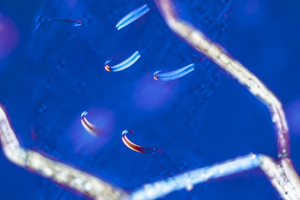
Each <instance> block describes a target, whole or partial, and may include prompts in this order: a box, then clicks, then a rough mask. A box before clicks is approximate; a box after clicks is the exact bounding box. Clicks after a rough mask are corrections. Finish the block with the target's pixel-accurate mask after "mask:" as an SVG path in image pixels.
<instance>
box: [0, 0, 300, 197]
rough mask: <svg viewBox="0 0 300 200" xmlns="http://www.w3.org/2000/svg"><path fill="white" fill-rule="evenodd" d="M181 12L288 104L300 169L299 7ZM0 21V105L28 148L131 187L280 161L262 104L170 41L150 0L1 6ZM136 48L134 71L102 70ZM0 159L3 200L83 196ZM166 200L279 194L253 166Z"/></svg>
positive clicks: (225, 5)
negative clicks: (84, 116)
mask: <svg viewBox="0 0 300 200" xmlns="http://www.w3.org/2000/svg"><path fill="white" fill-rule="evenodd" d="M144 3H147V4H148V5H149V6H150V7H151V11H150V12H149V13H147V14H146V15H145V16H144V17H142V18H141V19H139V20H138V21H136V22H134V23H132V24H131V25H129V26H128V27H125V28H124V29H122V30H120V31H116V30H115V24H116V23H117V22H118V21H119V20H120V19H121V18H122V17H123V16H124V15H126V14H127V13H128V12H130V11H132V10H133V9H135V8H137V7H138V6H141V5H142V4H144ZM178 6H179V7H180V13H181V16H182V17H183V18H184V19H186V20H189V21H191V22H193V23H194V24H195V25H197V26H199V27H200V28H201V29H202V30H203V31H204V32H205V33H206V34H207V35H208V36H209V37H211V38H213V40H214V41H216V42H219V43H220V44H222V45H223V46H225V47H226V48H227V49H228V51H229V52H231V54H232V55H234V56H235V57H236V58H237V59H239V60H240V61H241V62H242V63H243V64H245V66H247V67H248V68H249V69H250V70H251V71H252V72H254V73H255V74H256V75H257V76H258V77H259V78H260V79H261V80H263V81H264V82H265V83H266V85H267V86H268V87H269V88H271V89H272V90H273V91H274V93H275V94H276V95H277V96H278V97H279V98H280V99H281V101H282V102H283V105H284V108H285V110H286V114H287V118H288V122H289V125H290V128H291V144H292V158H293V160H294V163H295V166H296V168H299V167H300V156H298V155H299V153H300V95H299V94H300V84H299V83H300V81H299V77H300V69H299V66H300V57H299V56H298V53H299V50H298V49H299V46H300V38H299V35H300V28H299V20H300V16H299V11H300V3H299V1H297V0H289V1H285V2H282V1H277V0H276V1H275V0H265V1H262V0H239V1H237V0H233V1H230V2H228V1H226V0H203V1H202V0H201V1H196V0H194V1H192V0H185V1H183V0H181V1H179V2H178ZM0 14H1V15H0V25H1V23H2V27H4V29H2V32H1V31H0V36H1V39H0V50H1V49H2V51H0V102H1V103H2V104H3V105H5V106H6V108H7V111H8V113H9V115H10V117H11V120H12V123H13V126H14V128H15V130H16V132H17V133H18V135H19V137H20V138H21V142H22V144H23V146H24V147H26V148H30V149H36V150H38V151H41V152H45V153H47V154H49V155H52V156H54V157H57V158H58V159H60V160H64V161H65V162H68V163H72V164H74V165H76V166H79V167H80V168H82V169H84V170H86V171H89V172H92V173H93V174H96V175H97V176H99V177H101V178H103V179H105V180H107V181H109V182H111V183H113V184H114V185H117V186H119V187H121V188H124V189H125V190H128V191H133V190H135V189H137V188H139V187H141V186H142V185H143V184H144V183H149V182H154V181H156V180H160V179H163V178H167V177H170V176H173V175H175V174H178V173H179V172H182V171H184V170H189V169H194V168H199V167H203V166H208V165H211V164H213V163H216V162H221V161H224V160H227V159H229V158H235V157H237V156H239V155H246V154H248V153H250V152H253V153H263V154H267V155H270V156H272V157H276V143H275V134H274V130H273V125H272V123H271V119H270V116H269V113H268V110H267V108H266V107H265V106H264V105H263V104H261V103H260V102H259V101H258V100H256V99H255V98H254V97H253V96H251V95H250V94H249V92H248V91H247V90H246V89H244V88H243V87H242V86H240V85H239V84H237V82H236V81H235V80H233V79H231V78H230V77H228V76H227V75H226V74H224V73H222V72H220V70H218V68H217V67H216V66H215V65H213V64H211V63H210V62H209V61H207V60H206V59H203V57H202V56H201V55H198V54H197V53H196V52H195V51H193V50H192V49H191V48H190V47H189V46H188V45H186V44H184V43H183V42H182V41H181V40H180V39H178V38H177V37H176V36H175V35H173V34H172V33H171V31H170V30H169V29H168V27H166V25H165V23H164V21H163V20H162V18H161V16H160V14H159V12H158V10H157V8H156V7H155V5H154V3H153V2H152V1H150V0H143V1H138V0H134V1H124V0H110V1H108V0H85V1H80V0H53V1H34V0H27V1H20V0H19V1H17V0H0ZM39 16H42V17H43V18H46V19H47V18H59V19H80V20H82V26H80V27H69V26H64V25H62V26H47V25H41V26H37V23H36V20H37V19H38V17H39ZM3 24H4V25H3ZM5 31H6V32H5ZM5 33H7V34H5ZM1 34H2V35H1ZM8 35H10V36H8ZM4 36H5V37H4ZM136 50H139V51H140V52H141V55H142V57H141V59H140V60H139V61H138V62H137V63H136V64H134V65H133V66H132V67H130V68H128V69H126V70H124V71H121V72H117V73H109V72H107V71H105V70H104V69H103V65H104V62H105V61H106V60H108V59H112V60H113V61H112V63H118V62H121V61H122V60H124V59H125V58H127V57H129V56H130V55H131V54H132V53H133V52H134V51H136ZM1 52H2V53H1ZM193 62H194V63H195V67H196V69H195V71H194V72H193V73H191V74H189V75H187V76H185V77H183V78H181V79H178V80H175V81H171V82H159V81H155V80H153V78H152V73H153V72H154V71H156V70H163V71H170V70H174V69H178V68H180V67H183V66H185V65H188V64H190V63H193ZM84 110H89V111H91V112H92V114H90V115H88V120H89V121H90V122H91V123H94V124H95V125H97V126H99V127H101V128H102V129H104V130H105V131H106V132H107V133H108V134H109V135H110V137H109V138H108V139H107V140H104V139H103V138H101V137H94V136H91V135H90V134H89V133H88V132H87V131H86V130H85V129H84V128H83V127H82V125H81V123H80V115H81V113H82V112H83V111H84ZM124 129H132V130H133V131H135V133H136V134H135V135H132V136H131V135H130V136H129V137H130V139H131V140H132V141H134V142H135V143H137V144H140V145H143V146H146V147H155V148H158V149H163V154H161V155H148V154H139V153H136V152H133V151H131V150H130V149H128V148H127V147H125V146H124V144H122V141H121V132H122V131H123V130H124ZM0 163H1V164H0V188H1V189H0V196H1V199H4V200H10V199H12V200H14V199H31V200H35V199H49V200H54V199H84V198H83V197H80V196H76V195H74V194H72V193H71V192H69V191H66V190H64V189H63V188H60V187H58V186H56V185H55V184H54V183H52V182H51V181H49V180H46V179H44V178H42V177H39V176H37V175H35V174H31V173H29V172H27V171H26V170H24V169H21V168H19V167H16V166H15V165H13V164H11V163H10V162H9V161H7V159H6V158H5V157H4V156H3V154H0ZM164 199H169V200H171V199H172V200H174V199H190V200H196V199H245V200H246V199H279V197H278V194H277V193H276V192H275V190H274V189H273V188H272V187H271V185H270V183H269V182H268V181H267V179H266V178H265V177H264V175H263V173H262V172H261V171H260V170H252V171H250V172H247V173H242V174H238V175H235V176H231V177H227V178H224V179H221V180H214V181H209V182H208V183H204V184H198V185H196V186H195V187H194V189H193V190H192V191H191V192H187V191H185V190H181V191H176V192H174V193H172V194H169V195H167V196H166V197H164Z"/></svg>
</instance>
